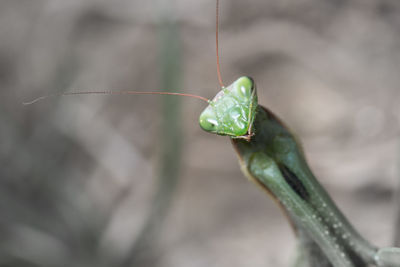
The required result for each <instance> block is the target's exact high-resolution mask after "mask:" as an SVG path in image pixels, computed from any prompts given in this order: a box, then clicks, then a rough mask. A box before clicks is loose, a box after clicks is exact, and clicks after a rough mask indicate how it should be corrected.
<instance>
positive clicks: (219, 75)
mask: <svg viewBox="0 0 400 267" xmlns="http://www.w3.org/2000/svg"><path fill="white" fill-rule="evenodd" d="M215 10H216V12H215V13H216V14H215V45H216V52H217V74H218V81H219V84H220V85H221V87H222V88H224V87H225V86H224V83H223V82H222V78H221V69H220V66H219V45H218V28H219V26H218V24H219V0H217V1H216V9H215Z"/></svg>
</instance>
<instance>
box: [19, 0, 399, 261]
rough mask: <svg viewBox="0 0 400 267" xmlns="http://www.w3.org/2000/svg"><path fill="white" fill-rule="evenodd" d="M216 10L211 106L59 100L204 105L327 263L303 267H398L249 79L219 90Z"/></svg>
mask: <svg viewBox="0 0 400 267" xmlns="http://www.w3.org/2000/svg"><path fill="white" fill-rule="evenodd" d="M218 4H219V1H218V0H217V1H216V5H217V8H216V11H217V16H216V18H217V20H216V47H217V49H216V51H217V69H218V79H219V83H220V85H221V87H222V90H221V91H220V92H219V93H218V94H217V95H216V96H215V97H214V98H213V99H212V100H208V99H206V98H204V97H201V96H195V95H191V94H180V93H167V92H135V91H120V92H113V91H107V92H72V93H65V94H63V95H81V94H169V95H181V96H189V97H195V98H198V99H201V100H203V101H206V102H208V103H209V106H208V107H207V108H206V109H205V110H204V111H203V112H202V113H201V115H200V117H199V124H200V127H201V128H202V129H203V130H205V131H207V132H210V133H214V134H217V135H225V136H229V137H230V139H231V141H232V144H233V146H234V148H235V150H236V152H237V154H238V157H239V161H240V164H241V168H242V171H243V173H244V174H245V175H246V176H247V177H248V178H249V179H250V180H251V181H253V182H254V183H255V184H257V185H258V186H259V187H261V188H262V189H263V190H265V191H266V192H267V193H268V194H269V195H271V196H272V197H273V198H274V199H275V200H276V201H277V203H278V204H279V205H280V206H281V207H282V209H283V210H284V212H285V213H286V215H287V216H288V218H289V219H290V221H291V222H292V225H293V226H294V229H295V231H296V232H297V233H298V236H299V240H302V238H304V240H307V242H311V243H313V244H314V245H315V247H316V248H317V249H320V250H321V251H322V254H323V255H325V257H326V258H327V259H328V262H327V263H326V264H325V263H322V262H316V263H315V261H314V262H313V261H312V260H308V261H306V262H303V265H302V266H310V267H311V266H313V267H314V266H334V267H364V266H369V265H370V264H372V265H376V266H386V267H389V266H400V248H382V249H378V248H377V247H375V246H373V245H371V244H370V243H368V242H367V241H366V240H365V239H364V238H362V237H361V236H360V234H358V233H357V231H355V230H354V228H353V227H352V226H351V224H350V223H349V222H348V220H347V219H346V218H345V216H344V215H343V214H342V213H341V212H340V211H339V209H338V208H337V207H336V205H335V204H334V202H333V201H332V200H331V198H330V197H329V196H328V194H327V192H326V191H325V190H324V189H323V188H322V186H321V185H320V184H319V183H318V181H317V180H316V178H315V176H314V175H313V173H312V171H311V170H310V168H309V167H308V165H307V162H306V159H305V157H304V153H303V151H302V148H301V146H300V144H299V143H298V141H297V140H296V138H295V137H294V136H293V134H292V133H291V132H290V131H289V130H288V128H287V127H286V126H285V125H284V124H283V123H282V121H281V120H280V119H278V118H277V116H275V115H274V114H273V113H272V112H271V111H269V110H268V109H266V108H264V107H262V106H260V105H258V102H257V91H256V86H255V83H254V81H253V79H251V78H249V77H246V76H244V77H240V78H239V79H237V80H236V81H235V82H233V83H232V84H231V85H229V86H227V87H225V86H224V85H223V83H222V79H221V74H220V67H219V55H218ZM46 97H48V96H43V97H40V98H37V99H35V100H34V101H31V102H28V103H26V104H32V103H34V102H36V101H39V100H41V99H44V98H46Z"/></svg>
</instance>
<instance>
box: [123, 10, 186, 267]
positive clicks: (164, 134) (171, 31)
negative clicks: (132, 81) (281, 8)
mask: <svg viewBox="0 0 400 267" xmlns="http://www.w3.org/2000/svg"><path fill="white" fill-rule="evenodd" d="M164 4H166V3H164ZM169 5H171V4H170V3H169ZM160 6H161V7H162V6H164V5H163V4H161V5H160ZM168 9H170V10H172V9H173V8H172V7H169V8H166V9H164V8H163V9H160V12H159V14H158V15H159V17H160V19H159V40H160V42H159V44H160V46H159V66H160V69H159V73H160V76H161V79H160V80H161V89H162V90H164V91H170V92H177V91H180V90H179V89H180V88H181V86H180V84H181V76H182V68H181V47H180V45H181V41H180V37H179V28H178V25H177V23H176V22H175V21H174V20H173V18H171V17H172V16H171V14H169V13H170V12H168ZM155 73H157V71H155V72H154V73H150V74H149V77H147V78H148V79H152V76H153V75H155ZM160 120H161V121H162V123H161V128H160V130H159V133H160V134H159V140H157V142H155V144H160V145H161V149H160V159H159V174H158V184H157V190H156V192H155V196H154V199H153V204H152V207H151V211H150V215H149V217H148V218H147V221H146V223H145V226H144V228H143V229H142V231H141V233H140V235H139V237H138V238H137V240H136V242H135V244H134V246H133V248H132V252H131V254H130V256H129V258H128V260H127V261H126V263H125V264H123V265H124V266H154V265H155V264H154V262H153V261H154V260H155V254H156V253H155V251H154V250H155V249H154V247H155V246H154V241H155V237H156V236H157V234H159V233H160V232H161V231H160V230H161V225H162V223H163V221H164V219H165V217H166V215H167V212H168V208H169V206H170V204H171V201H172V199H173V194H174V191H175V188H176V186H177V184H178V178H179V170H180V165H181V150H182V149H181V148H182V136H183V134H182V127H181V99H180V97H171V96H166V97H162V109H161V113H160Z"/></svg>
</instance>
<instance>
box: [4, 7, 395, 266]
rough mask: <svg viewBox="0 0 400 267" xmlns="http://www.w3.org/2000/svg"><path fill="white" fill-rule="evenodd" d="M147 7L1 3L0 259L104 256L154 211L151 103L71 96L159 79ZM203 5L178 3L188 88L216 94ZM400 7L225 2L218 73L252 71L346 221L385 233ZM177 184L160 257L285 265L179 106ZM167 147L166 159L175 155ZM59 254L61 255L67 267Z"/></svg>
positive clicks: (289, 240)
mask: <svg viewBox="0 0 400 267" xmlns="http://www.w3.org/2000/svg"><path fill="white" fill-rule="evenodd" d="M157 3H158V2H157V1H136V0H135V1H127V0H118V1H100V0H87V1H77V0H70V1H64V0H48V1H45V0H41V1H40V0H36V1H32V0H25V1H24V0H18V1H16V0H3V1H1V2H0V40H1V41H0V88H1V90H0V93H1V98H0V99H1V100H0V101H1V104H0V129H1V130H0V157H1V158H0V162H1V167H2V168H1V169H0V177H1V184H0V218H1V219H0V232H1V233H2V238H1V240H0V265H1V266H102V265H104V266H107V257H110V258H116V257H117V258H118V257H121V258H123V257H125V256H126V255H125V253H127V248H128V247H129V245H130V244H132V243H133V241H134V240H135V237H136V236H137V234H138V231H139V229H140V228H141V226H142V223H143V221H144V218H145V217H146V215H147V214H148V212H149V208H150V203H151V202H150V199H151V198H152V196H153V194H152V193H153V192H154V188H155V180H154V175H155V168H156V166H157V164H156V163H157V153H158V152H159V147H160V144H161V142H162V129H159V127H158V126H159V125H160V120H159V118H160V108H159V106H158V104H159V103H160V101H161V100H160V97H151V96H150V97H149V96H140V97H139V96H138V97H114V96H113V97H98V96H91V97H74V98H73V97H65V98H53V99H49V100H46V101H43V102H40V103H37V104H35V105H32V106H22V105H21V102H22V101H24V100H27V99H31V98H34V97H36V96H39V95H42V94H46V93H49V92H62V91H71V90H105V89H111V90H128V89H131V90H158V89H159V87H160V83H159V82H160V81H159V78H158V73H159V68H158V67H159V66H158V65H159V64H158V58H157V47H158V37H157V21H158V20H157V14H158V13H157V12H159V11H160V10H159V6H158V4H157ZM214 5H215V2H214V1H211V0H209V1H194V0H193V1H188V0H186V1H174V2H171V11H172V13H173V14H174V16H175V19H176V20H177V22H178V25H179V27H180V34H181V38H182V42H183V43H182V46H183V50H182V56H183V77H184V80H183V84H184V86H183V87H184V90H185V91H186V92H190V93H195V94H200V95H203V96H206V97H212V96H213V95H214V94H215V93H216V92H217V91H218V86H217V84H218V83H217V79H216V71H215V55H214V53H215V52H214V33H215V28H214V12H215V10H214ZM399 32H400V4H399V2H398V1H395V0H393V1H390V0H382V1H372V0H353V1H346V0H329V1H328V0H325V1H319V0H301V1H299V0H297V1H294V0H293V1H289V0H285V1H262V0H251V1H240V0H235V1H224V0H222V1H221V29H220V45H221V63H222V66H221V67H222V75H223V78H224V80H225V83H230V82H231V81H233V80H234V79H236V78H237V77H238V76H241V75H250V76H252V77H253V78H254V79H255V81H256V83H257V86H258V92H259V98H260V103H261V104H263V105H265V106H267V107H269V108H270V109H271V110H273V111H275V112H276V114H278V115H279V116H280V117H281V118H283V120H284V121H286V122H287V124H288V125H290V127H291V128H292V129H293V130H294V131H295V132H296V133H297V134H298V135H299V137H300V139H301V140H302V141H303V144H304V148H305V151H306V154H307V156H308V159H309V162H310V165H311V166H312V167H313V170H314V171H315V173H316V174H317V176H318V177H319V179H320V181H321V183H323V184H324V185H325V186H326V187H327V190H328V191H329V192H330V193H331V195H332V196H333V198H334V200H335V201H336V202H337V203H338V205H339V206H340V207H341V208H342V209H343V211H344V213H345V214H346V215H348V217H349V219H350V221H351V222H353V223H354V225H355V226H356V228H357V229H358V230H359V231H360V232H361V233H362V234H363V235H364V236H365V237H366V238H367V239H368V240H370V241H373V242H374V243H375V244H377V245H381V246H384V245H385V246H388V245H391V243H392V241H393V232H394V229H393V228H394V220H395V204H394V198H393V197H394V194H395V192H396V188H397V183H398V178H399V176H400V175H399V172H398V168H399V167H398V158H399V151H400V149H399V148H400V145H399V141H398V139H399V138H398V137H399V122H400V105H399V96H400V90H399V88H398V85H399V84H400V75H399V68H400V53H399V51H400V34H399ZM183 102H184V106H185V108H184V112H183V114H184V155H183V162H182V171H181V182H180V184H179V186H178V189H177V191H176V193H175V196H174V201H173V204H172V207H171V209H170V210H169V212H168V213H169V214H168V217H167V220H166V222H165V224H164V225H163V228H162V232H161V233H160V234H159V236H158V239H157V242H156V243H155V244H154V246H155V247H156V249H155V251H157V253H156V254H155V263H154V265H157V266H164V267H169V266H174V267H179V266H185V267H186V266H193V267H197V266H230V267H233V266H253V267H256V266H277V267H279V266H288V263H289V262H290V261H291V258H292V257H293V255H294V238H293V235H292V232H291V230H290V228H289V226H288V224H287V223H286V221H285V219H284V217H283V216H282V215H281V213H280V211H279V210H278V208H277V207H275V205H274V204H273V202H272V201H271V200H270V199H268V198H267V197H266V196H264V194H263V192H261V191H260V190H258V189H257V188H256V187H255V186H253V185H252V184H250V183H249V182H248V181H246V180H245V179H244V178H243V176H242V174H241V173H240V170H239V167H238V164H237V161H236V156H235V155H234V152H233V150H232V148H231V146H230V142H229V140H228V139H227V138H225V137H218V136H213V135H210V134H207V133H205V132H202V131H201V130H200V129H199V127H198V123H197V116H198V115H199V113H200V112H201V110H202V109H203V108H204V105H203V104H202V103H201V102H198V101H196V100H191V99H185V100H184V101H183ZM171 156H173V155H171ZM63 264H64V265H63Z"/></svg>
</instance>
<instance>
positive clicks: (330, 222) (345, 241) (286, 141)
mask: <svg viewBox="0 0 400 267" xmlns="http://www.w3.org/2000/svg"><path fill="white" fill-rule="evenodd" d="M253 127H254V128H255V135H254V136H253V137H252V138H251V140H250V141H244V140H239V139H232V142H233V144H234V146H235V148H236V150H237V152H238V155H239V158H240V161H241V163H242V167H243V168H242V169H244V170H245V173H247V176H250V178H251V179H252V180H253V181H254V180H256V182H257V183H258V184H259V185H260V184H261V185H262V186H265V187H266V188H267V190H268V191H269V192H270V193H271V194H272V195H273V196H274V197H275V198H276V199H277V200H278V202H279V203H280V204H281V205H282V206H283V207H284V209H285V210H286V212H287V213H288V215H289V217H290V218H291V219H292V220H293V222H294V224H295V225H296V227H298V228H301V229H304V231H305V232H306V233H307V234H308V235H309V236H310V238H312V239H313V240H314V241H315V242H316V243H317V244H318V245H319V246H320V247H321V249H322V250H323V251H324V253H325V254H327V256H328V257H332V258H333V259H338V260H339V262H340V263H338V264H339V265H335V266H340V264H343V265H342V266H357V267H362V266H367V264H368V263H373V262H374V255H375V253H376V250H377V249H376V248H375V247H374V246H372V245H370V244H369V243H368V242H367V241H365V240H364V239H363V238H362V237H361V236H360V235H359V234H358V233H357V232H356V231H355V230H354V228H353V227H352V226H351V224H350V223H349V222H348V220H347V219H346V218H345V217H344V215H343V214H342V213H341V212H340V211H339V209H338V208H337V207H336V205H335V204H334V203H333V201H332V200H331V198H330V197H329V196H328V194H327V193H326V191H325V190H324V189H323V188H322V186H321V185H320V184H319V183H318V181H317V180H316V179H315V177H314V175H313V174H312V172H311V170H310V168H309V167H308V165H307V163H306V160H305V158H304V156H303V152H302V150H301V148H300V146H299V145H298V143H297V142H296V140H295V138H294V137H293V135H292V134H291V133H290V131H289V130H288V129H287V128H286V127H285V126H284V125H283V123H281V122H280V120H279V119H278V118H277V117H276V116H274V115H273V114H272V113H271V112H269V111H268V110H266V109H264V108H263V107H261V106H258V108H257V112H256V116H255V121H254V126H253ZM265 162H268V164H267V163H265ZM265 164H267V165H265ZM269 168H271V169H269ZM266 169H268V170H270V172H271V173H273V174H274V176H273V177H274V178H268V177H269V176H268V175H269V174H268V173H266V172H265V170H266ZM294 200H295V201H294ZM339 258H343V259H344V260H343V261H340V260H341V259H339ZM347 262H348V265H346V264H347Z"/></svg>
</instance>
